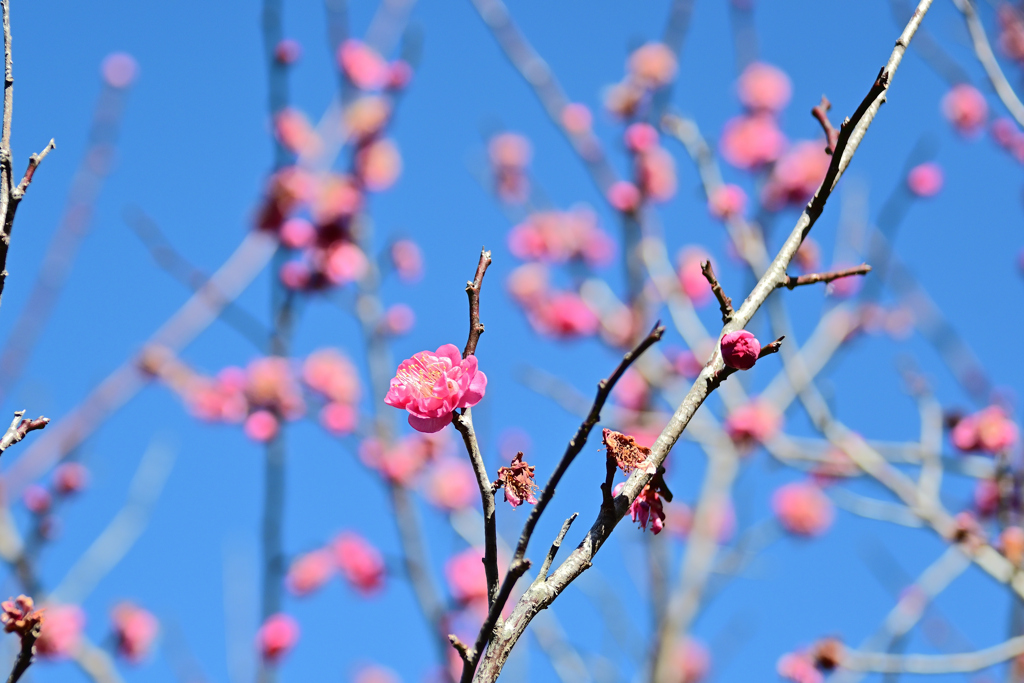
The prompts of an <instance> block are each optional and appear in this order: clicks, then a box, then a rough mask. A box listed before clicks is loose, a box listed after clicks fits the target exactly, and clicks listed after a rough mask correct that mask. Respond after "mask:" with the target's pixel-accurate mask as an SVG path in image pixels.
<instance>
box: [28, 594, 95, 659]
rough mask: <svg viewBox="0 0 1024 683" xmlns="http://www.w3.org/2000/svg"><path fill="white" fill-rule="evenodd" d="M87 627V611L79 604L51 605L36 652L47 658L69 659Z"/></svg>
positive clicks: (48, 608)
mask: <svg viewBox="0 0 1024 683" xmlns="http://www.w3.org/2000/svg"><path fill="white" fill-rule="evenodd" d="M84 627H85V612H83V611H82V608H81V607H79V606H78V605H50V606H47V608H46V623H45V624H44V625H43V630H42V633H41V634H40V635H39V640H37V641H36V652H37V653H38V654H39V656H40V657H43V658H45V659H67V658H68V657H71V656H72V655H73V654H74V653H75V651H76V650H77V649H78V644H79V642H80V641H81V639H82V629H83V628H84Z"/></svg>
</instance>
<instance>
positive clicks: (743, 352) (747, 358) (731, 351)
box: [722, 330, 761, 370]
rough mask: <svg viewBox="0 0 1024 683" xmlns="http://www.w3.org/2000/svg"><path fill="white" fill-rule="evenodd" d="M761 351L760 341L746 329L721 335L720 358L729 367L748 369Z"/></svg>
mask: <svg viewBox="0 0 1024 683" xmlns="http://www.w3.org/2000/svg"><path fill="white" fill-rule="evenodd" d="M760 353H761V342H759V341H757V337H755V336H754V335H752V334H751V333H750V332H747V331H746V330H736V331H735V332H730V333H728V334H727V335H725V336H724V337H722V360H724V361H725V364H726V365H727V366H729V367H730V368H735V369H737V370H749V369H750V368H752V367H754V363H756V362H757V357H758V354H760Z"/></svg>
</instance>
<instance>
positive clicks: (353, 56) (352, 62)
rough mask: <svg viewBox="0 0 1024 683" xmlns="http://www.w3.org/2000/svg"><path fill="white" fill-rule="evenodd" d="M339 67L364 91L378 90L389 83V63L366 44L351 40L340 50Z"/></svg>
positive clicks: (343, 44) (342, 45)
mask: <svg viewBox="0 0 1024 683" xmlns="http://www.w3.org/2000/svg"><path fill="white" fill-rule="evenodd" d="M337 56H338V66H340V67H341V70H342V71H343V72H344V73H345V75H346V76H347V77H348V79H349V80H350V81H352V83H353V84H354V85H355V86H356V87H358V88H361V89H363V90H377V89H379V88H382V87H384V85H385V84H386V83H387V81H388V75H389V72H388V63H387V62H386V61H385V60H384V58H383V57H381V56H380V54H378V52H377V51H376V50H374V49H373V48H372V47H370V46H369V45H367V44H366V43H364V42H362V41H360V40H355V39H353V38H350V39H348V40H346V41H345V42H344V43H342V44H341V47H339V48H338V55H337Z"/></svg>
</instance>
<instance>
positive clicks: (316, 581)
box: [285, 549, 335, 596]
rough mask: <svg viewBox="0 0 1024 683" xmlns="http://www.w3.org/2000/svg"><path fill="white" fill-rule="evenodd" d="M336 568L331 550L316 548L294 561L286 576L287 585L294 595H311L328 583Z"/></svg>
mask: <svg viewBox="0 0 1024 683" xmlns="http://www.w3.org/2000/svg"><path fill="white" fill-rule="evenodd" d="M334 569H335V565H334V556H333V555H332V554H331V552H330V551H329V550H325V549H320V550H314V551H313V552H309V553H306V554H305V555H300V556H299V557H298V558H296V559H295V561H294V562H292V565H291V567H289V568H288V574H287V576H285V585H286V586H287V587H288V591H289V592H290V593H291V594H292V595H299V596H302V595H309V594H310V593H312V592H313V591H316V590H318V589H320V588H322V587H323V585H324V584H326V583H327V581H328V580H329V579H330V578H331V576H332V575H333V574H334Z"/></svg>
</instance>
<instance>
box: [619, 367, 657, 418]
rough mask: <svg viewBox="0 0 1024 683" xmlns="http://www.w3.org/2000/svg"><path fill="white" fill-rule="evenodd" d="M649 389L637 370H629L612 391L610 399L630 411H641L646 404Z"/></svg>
mask: <svg viewBox="0 0 1024 683" xmlns="http://www.w3.org/2000/svg"><path fill="white" fill-rule="evenodd" d="M649 392H650V387H649V385H648V384H647V380H645V379H644V376H643V375H641V374H640V373H639V372H638V371H637V370H634V369H633V368H629V369H628V370H626V372H625V373H623V375H622V377H620V378H619V381H618V382H617V383H616V384H615V388H614V389H612V398H614V399H615V401H616V402H617V403H618V404H619V405H621V406H623V407H624V408H629V409H630V410H642V409H643V407H644V404H645V403H646V402H647V397H648V395H649Z"/></svg>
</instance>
